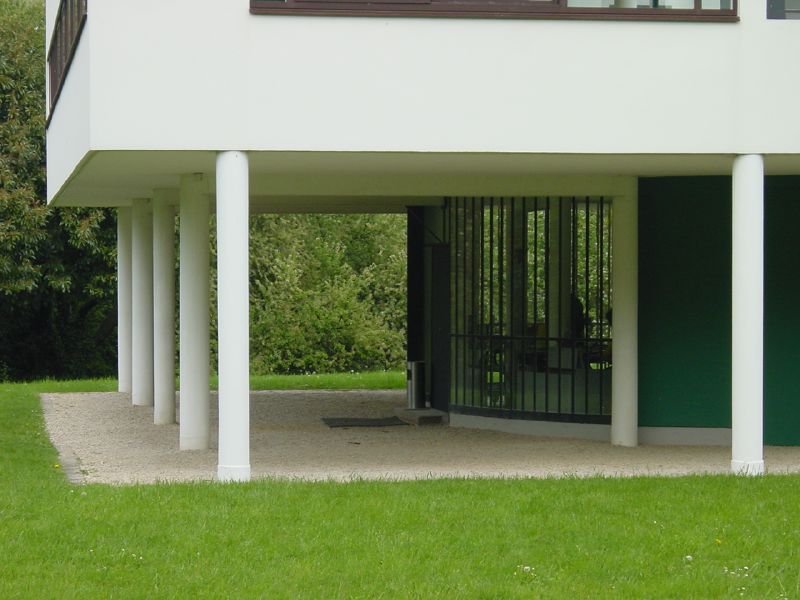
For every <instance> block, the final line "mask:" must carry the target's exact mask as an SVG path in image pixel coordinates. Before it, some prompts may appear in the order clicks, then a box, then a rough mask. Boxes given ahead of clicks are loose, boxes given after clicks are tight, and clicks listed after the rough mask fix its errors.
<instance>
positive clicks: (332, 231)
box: [0, 0, 405, 381]
mask: <svg viewBox="0 0 800 600" xmlns="http://www.w3.org/2000/svg"><path fill="white" fill-rule="evenodd" d="M44 33H45V27H44V6H43V3H42V2H27V1H23V0H0V381H2V380H7V379H15V380H16V379H30V378H41V377H84V376H101V375H112V374H114V373H115V372H116V316H117V313H116V272H115V270H116V215H115V212H114V211H113V210H107V209H76V208H69V209H67V208H65V209H53V208H48V207H47V206H46V203H45V193H46V181H45V115H44V106H45V78H44V73H45V59H44V48H45V40H44ZM404 223H405V220H404V217H403V216H402V215H378V216H367V215H352V216H344V215H260V216H254V217H253V218H252V219H251V224H250V235H251V240H250V255H251V269H250V294H251V302H250V306H251V315H250V320H251V370H252V371H253V372H254V373H273V372H275V373H302V372H329V371H337V370H366V369H386V368H393V367H397V366H399V365H400V364H401V363H402V360H403V352H404V339H405V225H404ZM212 232H213V226H212ZM214 263H215V254H214V252H213V247H212V307H215V305H216V289H215V288H214V284H215V281H216V271H215V270H214ZM213 310H214V308H212V313H213ZM215 324H216V318H215V315H214V314H212V340H214V339H215V338H216V331H215ZM212 361H213V364H216V355H215V353H214V356H213V357H212Z"/></svg>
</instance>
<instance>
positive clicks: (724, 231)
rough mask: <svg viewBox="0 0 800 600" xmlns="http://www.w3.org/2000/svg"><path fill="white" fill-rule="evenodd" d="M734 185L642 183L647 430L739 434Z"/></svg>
mask: <svg viewBox="0 0 800 600" xmlns="http://www.w3.org/2000/svg"><path fill="white" fill-rule="evenodd" d="M730 189H731V183H730V179H728V178H725V177H672V178H656V179H641V180H640V181H639V424H640V425H643V426H651V427H678V426H680V427H730V419H731V416H730V397H731V396H730V390H731V386H730V380H731V369H730V354H731V353H730V347H731V332H730V329H731V299H730V289H731V275H730V256H731V254H730V252H731V251H730V248H731V205H730Z"/></svg>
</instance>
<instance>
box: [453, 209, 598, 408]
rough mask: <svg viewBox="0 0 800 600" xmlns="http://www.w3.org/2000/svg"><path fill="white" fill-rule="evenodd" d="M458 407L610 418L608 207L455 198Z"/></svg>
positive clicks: (455, 397)
mask: <svg viewBox="0 0 800 600" xmlns="http://www.w3.org/2000/svg"><path fill="white" fill-rule="evenodd" d="M447 210H448V212H449V215H448V219H447V222H448V227H449V228H450V237H449V239H450V243H451V258H452V269H453V272H452V274H451V286H452V291H453V294H452V298H453V306H452V311H453V312H452V316H453V318H452V323H453V325H452V328H451V337H452V340H451V342H452V343H451V347H452V349H453V359H452V360H453V364H452V368H451V381H452V384H453V385H452V394H451V400H452V404H453V405H454V408H455V409H456V410H464V411H466V412H474V413H488V414H495V413H498V412H499V413H503V414H505V415H507V416H511V413H514V414H519V415H520V416H524V417H529V418H538V419H546V420H566V421H585V422H608V420H609V414H610V406H609V402H608V398H609V397H610V383H611V377H610V369H611V368H612V364H613V361H612V356H611V319H612V311H611V308H612V307H611V304H610V299H611V251H612V240H611V235H610V234H611V203H610V200H609V199H607V198H601V197H598V198H594V197H570V198H558V197H542V198H494V197H490V198H452V199H449V200H448V201H447Z"/></svg>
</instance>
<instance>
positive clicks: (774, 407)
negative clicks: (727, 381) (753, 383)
mask: <svg viewBox="0 0 800 600" xmlns="http://www.w3.org/2000/svg"><path fill="white" fill-rule="evenodd" d="M765 196H766V210H765V213H766V214H765V218H764V220H765V229H766V232H767V234H766V241H765V244H764V251H765V257H764V263H765V264H764V268H765V273H764V286H765V292H764V296H765V298H764V440H765V442H766V443H768V444H794V445H796V444H800V177H768V178H767V183H766V187H765Z"/></svg>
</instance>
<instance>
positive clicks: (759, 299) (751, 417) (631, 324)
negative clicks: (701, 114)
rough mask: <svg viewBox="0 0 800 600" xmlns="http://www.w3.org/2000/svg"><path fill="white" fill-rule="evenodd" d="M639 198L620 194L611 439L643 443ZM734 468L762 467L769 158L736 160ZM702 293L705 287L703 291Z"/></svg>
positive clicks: (616, 221) (633, 192) (627, 443)
mask: <svg viewBox="0 0 800 600" xmlns="http://www.w3.org/2000/svg"><path fill="white" fill-rule="evenodd" d="M637 206H638V201H637V197H636V190H635V185H634V186H632V189H631V190H629V191H628V192H627V193H626V194H625V195H623V196H620V197H615V198H614V220H613V225H612V226H613V238H614V256H613V260H614V269H613V278H614V280H613V286H612V287H613V294H614V298H613V306H614V371H613V375H612V383H611V385H612V391H611V393H612V398H613V403H612V415H611V442H612V443H613V444H615V445H620V446H636V445H637V444H638V420H639V419H638V306H637V289H638V237H637V236H638V233H637V229H638V226H637V222H638V210H637ZM732 208H733V210H732V218H733V227H732V229H733V230H732V290H731V295H732V314H731V331H732V356H731V367H732V379H731V391H732V393H731V428H732V437H731V442H732V443H731V470H732V471H733V472H734V473H737V474H745V475H758V474H761V473H763V472H764V450H763V447H764V444H763V423H764V417H763V403H764V392H763V388H764V384H763V382H764V377H763V365H764V328H763V323H764V159H763V157H762V156H760V155H743V156H738V157H736V159H735V160H734V164H733V207H732ZM698 293H702V290H698Z"/></svg>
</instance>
